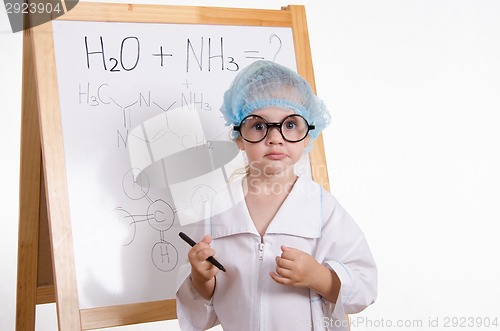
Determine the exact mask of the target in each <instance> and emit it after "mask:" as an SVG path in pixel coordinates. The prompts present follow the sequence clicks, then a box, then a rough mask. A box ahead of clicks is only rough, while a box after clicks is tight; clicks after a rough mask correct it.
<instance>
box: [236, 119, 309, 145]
mask: <svg viewBox="0 0 500 331" xmlns="http://www.w3.org/2000/svg"><path fill="white" fill-rule="evenodd" d="M272 126H278V128H279V131H280V132H281V135H282V136H283V139H285V140H287V141H289V142H296V141H300V140H302V139H304V138H305V137H306V135H307V133H308V132H309V126H308V123H307V121H306V120H305V119H304V118H303V117H302V116H299V115H290V116H287V117H285V119H284V120H283V122H281V123H268V122H267V121H266V120H265V119H264V118H262V117H260V116H257V115H254V116H248V117H247V118H246V119H244V120H243V122H242V123H241V124H240V134H241V136H242V137H243V139H245V140H248V141H250V142H259V141H261V140H263V139H264V138H265V137H266V135H267V133H268V130H269V127H272Z"/></svg>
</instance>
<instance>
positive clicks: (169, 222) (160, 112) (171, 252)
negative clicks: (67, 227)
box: [79, 81, 215, 272]
mask: <svg viewBox="0 0 500 331" xmlns="http://www.w3.org/2000/svg"><path fill="white" fill-rule="evenodd" d="M93 85H95V84H93ZM182 85H185V87H186V89H189V87H190V85H191V83H189V82H187V81H186V82H185V83H183V84H182ZM96 86H98V87H97V89H95V90H94V93H92V92H91V84H90V83H85V84H80V86H79V101H80V104H82V103H83V104H85V106H90V107H103V106H105V107H107V108H108V109H115V110H116V111H119V112H120V114H121V116H120V117H121V119H122V121H120V122H121V123H118V125H117V127H116V132H117V150H118V151H120V152H122V153H123V152H124V151H128V149H129V142H130V139H139V140H142V141H143V143H144V144H145V145H147V146H148V148H149V146H150V145H152V144H154V143H155V142H157V141H159V140H160V139H162V138H165V137H166V135H168V139H172V138H174V139H178V142H177V143H178V144H180V145H181V146H182V148H185V149H189V148H191V147H192V146H193V141H194V142H195V143H199V141H200V139H201V138H195V139H194V140H193V139H192V137H190V139H186V137H185V134H184V133H183V132H177V131H176V126H175V124H171V123H170V122H169V111H171V110H172V109H174V108H176V105H177V104H180V105H181V106H180V107H181V110H184V111H189V110H191V111H193V110H195V111H200V110H203V111H210V110H211V107H210V104H209V103H206V102H204V100H203V93H193V92H188V93H181V98H180V102H179V101H174V102H167V103H166V104H168V106H161V103H160V102H156V101H153V100H152V99H151V92H150V91H149V92H147V93H138V99H137V100H135V101H133V102H130V103H128V104H125V103H123V102H121V101H120V100H118V98H115V97H113V96H111V87H110V85H109V84H100V85H96ZM164 104H165V103H164ZM144 109H148V110H149V111H150V112H152V113H155V112H156V115H157V116H160V117H161V118H162V120H161V121H159V122H158V123H159V125H158V126H157V127H156V128H155V131H153V132H149V134H148V135H147V136H139V135H134V133H133V132H134V130H133V129H132V126H133V124H134V125H138V124H140V123H135V120H134V119H135V118H140V116H137V117H134V112H140V111H142V112H144ZM115 110H112V111H115ZM137 121H140V120H137ZM133 122H134V123H133ZM203 139H204V137H203ZM207 148H210V146H208V147H207ZM142 170H143V169H139V168H135V167H132V168H129V170H127V171H126V172H125V174H124V175H123V179H122V183H121V186H122V189H123V192H124V193H125V196H126V197H127V198H128V199H130V200H132V201H139V200H141V201H145V202H146V204H147V209H146V210H144V211H142V212H139V213H133V212H130V206H128V207H116V208H115V209H114V211H113V216H114V217H115V219H117V220H118V223H119V224H120V225H121V226H122V227H124V228H126V229H127V234H126V238H125V239H124V241H123V242H122V245H123V246H130V245H132V244H133V243H134V240H135V239H136V234H137V231H138V225H140V224H149V226H150V227H151V228H152V229H153V230H155V231H158V233H159V240H158V241H157V242H156V243H154V245H153V247H152V249H151V260H152V263H153V265H154V266H155V267H156V268H157V269H158V270H160V271H162V272H170V271H172V270H174V269H175V268H176V266H177V264H178V260H179V257H178V250H177V248H176V247H175V246H174V245H173V244H172V243H171V242H169V241H168V233H167V232H168V231H169V230H170V229H171V228H172V226H173V225H174V223H175V221H176V218H177V213H178V210H177V209H176V208H175V206H173V202H171V201H168V202H167V200H168V199H169V198H171V197H172V194H171V192H170V191H169V188H168V186H167V187H166V188H165V190H166V191H168V192H167V195H166V197H167V198H165V199H162V198H159V199H155V198H153V197H152V195H154V194H156V193H155V192H157V191H153V190H151V179H150V178H149V176H148V174H147V173H145V172H144V171H142ZM214 192H215V190H213V189H212V188H211V187H210V186H208V185H197V186H196V188H195V189H194V191H193V192H192V196H191V206H190V208H194V209H197V210H199V208H200V206H201V205H202V204H203V203H204V202H205V201H207V200H208V199H209V197H210V195H211V194H213V193H214ZM125 205H127V204H125ZM181 208H187V207H186V206H185V205H184V206H183V207H181Z"/></svg>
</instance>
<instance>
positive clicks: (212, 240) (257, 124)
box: [177, 61, 377, 331]
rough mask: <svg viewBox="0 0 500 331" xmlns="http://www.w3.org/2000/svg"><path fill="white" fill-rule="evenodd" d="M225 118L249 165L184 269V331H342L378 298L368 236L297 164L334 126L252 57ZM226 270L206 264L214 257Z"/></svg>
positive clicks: (298, 88)
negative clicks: (218, 327)
mask: <svg viewBox="0 0 500 331" xmlns="http://www.w3.org/2000/svg"><path fill="white" fill-rule="evenodd" d="M221 112H222V113H223V114H224V117H225V118H226V120H227V123H228V125H232V126H233V129H234V134H235V136H234V138H235V143H236V144H237V145H238V147H239V148H240V149H241V150H243V151H244V152H245V154H246V157H247V160H248V166H247V172H246V176H244V178H242V179H241V180H238V181H235V182H233V183H232V184H230V185H229V187H228V189H227V190H224V191H222V192H219V193H217V194H216V195H215V197H214V198H213V200H212V202H211V205H210V208H209V210H208V214H207V218H206V221H205V222H204V223H203V225H198V226H196V227H195V228H196V230H198V231H199V232H201V233H202V234H200V235H198V236H196V235H195V234H193V238H194V239H195V240H200V239H201V241H200V242H198V243H197V244H196V245H195V246H194V247H193V248H192V249H191V250H190V251H189V253H188V258H189V263H187V264H186V265H184V266H181V268H180V270H179V278H178V286H177V317H178V318H179V323H180V326H181V328H182V330H204V329H207V328H210V327H212V326H214V325H217V324H219V323H220V324H221V325H222V327H223V329H224V330H225V331H231V330H237V331H241V330H248V331H258V330H262V331H280V330H283V331H290V330H300V331H303V330H347V329H348V322H347V320H346V314H353V313H357V312H360V311H361V310H363V309H364V308H365V307H367V306H368V305H370V304H371V303H373V302H374V300H375V297H376V288H377V270H376V266H375V262H374V260H373V257H372V254H371V253H370V249H369V247H368V244H367V242H366V240H365V237H364V235H363V233H362V232H361V230H360V229H359V228H358V226H357V225H356V224H355V223H354V221H353V220H352V219H351V217H350V216H349V215H348V214H347V213H346V211H345V210H344V209H343V208H342V207H341V206H340V205H339V203H338V202H337V201H336V200H335V198H334V197H333V196H332V195H331V194H330V193H329V192H327V191H325V190H323V189H322V187H321V186H320V185H319V184H317V183H315V182H313V181H312V180H310V179H308V178H306V177H303V176H300V177H298V176H297V175H296V174H295V172H294V165H295V164H296V163H297V161H299V160H300V159H301V157H302V156H303V154H304V153H305V152H306V151H309V150H310V149H311V146H312V141H313V140H314V139H315V138H317V137H318V135H319V134H320V132H321V130H323V129H324V128H325V127H326V126H327V125H328V124H329V122H330V115H329V113H328V111H327V109H326V107H325V106H324V104H323V102H322V101H321V100H320V99H319V98H317V97H316V96H315V95H314V93H313V92H312V89H311V87H310V85H309V84H308V83H307V82H306V81H305V80H304V79H303V78H302V77H300V76H299V75H298V74H297V73H295V72H293V71H292V70H290V69H288V68H285V67H283V66H281V65H278V64H276V63H272V62H268V61H257V62H254V63H253V64H251V65H250V66H248V67H247V68H245V69H244V70H242V71H241V72H240V73H239V74H238V75H237V76H236V78H235V79H234V81H233V83H232V84H231V86H230V88H229V90H228V91H227V92H226V93H225V94H224V104H223V106H222V107H221ZM215 255H216V257H217V260H218V261H220V262H221V263H222V264H223V265H224V267H225V269H226V270H227V272H220V270H219V269H218V268H216V267H215V266H214V265H213V264H211V263H210V262H208V261H206V259H207V258H208V257H209V256H215Z"/></svg>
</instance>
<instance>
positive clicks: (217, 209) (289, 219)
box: [210, 176, 322, 238]
mask: <svg viewBox="0 0 500 331" xmlns="http://www.w3.org/2000/svg"><path fill="white" fill-rule="evenodd" d="M321 200H322V189H321V186H320V185H319V184H317V183H315V182H313V181H312V180H310V179H309V178H306V177H303V176H301V177H299V178H298V179H297V181H296V182H295V184H294V186H293V188H292V190H291V191H290V193H289V194H288V196H287V198H286V199H285V201H284V202H283V204H282V205H281V207H280V209H279V210H278V212H277V213H276V215H275V216H274V219H273V220H272V221H271V223H270V224H269V227H268V228H267V231H266V234H265V235H268V234H285V235H292V236H299V237H305V238H319V237H320V235H321V224H322V219H321V209H322V208H321ZM229 206H231V207H229ZM210 227H211V234H212V237H213V238H220V237H225V236H230V235H234V234H240V233H251V234H254V235H257V236H260V235H259V233H258V231H257V229H256V228H255V225H254V224H253V222H252V219H251V217H250V213H249V212H248V208H247V205H246V203H245V198H244V194H243V186H242V180H238V181H236V182H234V183H232V184H231V185H230V186H228V188H227V189H226V190H224V191H222V192H220V193H218V194H217V195H216V197H215V199H214V200H213V202H212V215H211V217H210Z"/></svg>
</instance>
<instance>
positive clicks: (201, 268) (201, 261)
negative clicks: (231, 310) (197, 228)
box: [188, 235, 219, 300]
mask: <svg viewBox="0 0 500 331" xmlns="http://www.w3.org/2000/svg"><path fill="white" fill-rule="evenodd" d="M211 242H212V237H211V236H210V235H206V236H205V237H203V239H202V240H201V241H200V242H199V243H197V244H196V245H194V246H193V247H192V248H191V249H190V250H189V252H188V258H189V263H190V264H191V280H192V282H193V285H194V287H195V289H196V291H198V293H199V294H200V295H201V296H202V297H204V298H205V299H207V300H209V299H210V298H211V297H212V295H213V292H214V290H215V275H217V273H218V272H219V269H218V268H217V267H216V266H214V265H213V264H212V263H210V262H208V261H207V258H208V257H210V256H214V255H215V251H214V250H213V248H212V247H210V243H211Z"/></svg>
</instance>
